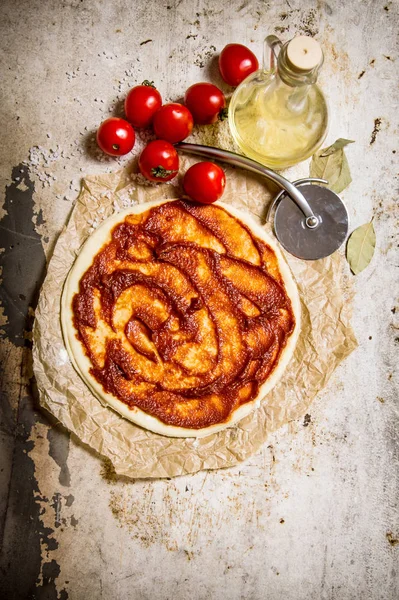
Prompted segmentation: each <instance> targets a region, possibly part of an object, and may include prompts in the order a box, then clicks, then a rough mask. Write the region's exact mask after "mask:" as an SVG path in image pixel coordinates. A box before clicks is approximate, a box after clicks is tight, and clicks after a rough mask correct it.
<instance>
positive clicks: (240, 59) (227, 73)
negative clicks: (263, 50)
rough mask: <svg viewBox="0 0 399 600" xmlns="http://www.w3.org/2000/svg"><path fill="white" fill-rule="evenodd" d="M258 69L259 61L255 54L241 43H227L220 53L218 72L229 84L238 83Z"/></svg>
mask: <svg viewBox="0 0 399 600" xmlns="http://www.w3.org/2000/svg"><path fill="white" fill-rule="evenodd" d="M258 69H259V63H258V59H257V58H256V56H255V54H254V53H253V52H252V51H251V50H250V49H249V48H247V47H246V46H243V45H242V44H227V46H225V47H224V48H223V50H222V51H221V53H220V56H219V70H220V74H221V76H222V77H223V79H224V81H225V82H226V83H228V84H229V85H234V86H237V85H239V84H240V83H241V82H242V81H244V79H245V78H246V77H248V75H250V74H251V73H253V72H254V71H257V70H258Z"/></svg>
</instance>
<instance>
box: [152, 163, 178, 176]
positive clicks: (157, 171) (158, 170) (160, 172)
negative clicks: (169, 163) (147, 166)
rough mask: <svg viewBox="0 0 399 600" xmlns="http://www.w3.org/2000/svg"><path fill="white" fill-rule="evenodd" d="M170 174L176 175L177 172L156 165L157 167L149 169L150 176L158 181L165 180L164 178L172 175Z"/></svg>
mask: <svg viewBox="0 0 399 600" xmlns="http://www.w3.org/2000/svg"><path fill="white" fill-rule="evenodd" d="M172 173H177V170H174V171H170V170H168V169H165V168H164V167H163V166H162V165H158V166H157V167H153V168H152V169H151V175H153V176H154V177H158V178H159V179H166V177H169V176H170V175H172Z"/></svg>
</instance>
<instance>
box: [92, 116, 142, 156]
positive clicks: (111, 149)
mask: <svg viewBox="0 0 399 600" xmlns="http://www.w3.org/2000/svg"><path fill="white" fill-rule="evenodd" d="M135 140H136V135H135V133H134V129H133V127H132V126H131V125H130V123H128V122H127V121H125V119H120V118H119V117H111V118H110V119H107V120H106V121H104V122H103V123H101V125H100V127H99V128H98V130H97V144H98V145H99V146H100V148H101V150H102V151H103V152H105V153H106V154H110V155H111V156H122V155H123V154H127V153H128V152H130V150H132V148H133V146H134V142H135Z"/></svg>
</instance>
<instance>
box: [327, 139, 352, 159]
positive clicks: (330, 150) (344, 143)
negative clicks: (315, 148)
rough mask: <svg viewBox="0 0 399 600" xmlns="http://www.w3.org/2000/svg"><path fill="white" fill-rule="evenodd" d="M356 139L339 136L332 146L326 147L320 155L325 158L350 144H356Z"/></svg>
mask: <svg viewBox="0 0 399 600" xmlns="http://www.w3.org/2000/svg"><path fill="white" fill-rule="evenodd" d="M354 143H355V140H346V139H345V138H338V139H337V140H336V141H335V142H334V143H333V144H331V146H328V148H324V149H323V150H322V151H321V152H320V156H321V157H322V158H323V157H324V156H330V154H334V152H336V151H337V150H341V149H342V148H345V146H347V145H348V144H354Z"/></svg>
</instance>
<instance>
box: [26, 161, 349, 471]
mask: <svg viewBox="0 0 399 600" xmlns="http://www.w3.org/2000/svg"><path fill="white" fill-rule="evenodd" d="M194 162H195V160H194V159H191V158H184V159H181V167H182V168H181V172H183V173H184V171H185V169H186V168H188V166H189V165H190V164H192V163H194ZM225 170H226V177H227V186H226V191H225V193H224V196H223V201H224V202H230V203H231V204H233V205H234V206H236V207H237V208H240V209H242V210H244V211H249V212H250V213H251V214H252V216H253V217H254V218H255V219H258V220H259V219H260V218H261V217H263V216H264V214H265V208H266V206H267V203H268V201H269V200H270V194H269V192H268V190H267V188H266V186H265V183H264V181H262V180H260V179H258V178H257V177H256V176H252V175H249V174H248V173H245V172H243V171H240V170H235V169H234V168H230V167H227V168H226V169H225ZM179 183H180V182H177V183H176V184H169V185H168V184H162V185H145V184H144V182H143V181H142V179H141V176H137V175H134V174H133V175H130V174H129V172H128V171H126V170H124V171H121V172H118V173H113V174H106V175H100V176H93V177H86V178H85V179H84V180H83V183H82V190H81V193H80V196H79V198H78V200H77V202H76V205H75V207H74V209H73V211H72V213H71V216H70V219H69V222H68V224H67V225H66V227H65V229H64V230H63V232H62V233H61V235H60V237H59V239H58V242H57V245H56V247H55V250H54V254H53V257H52V259H51V261H50V264H49V267H48V273H47V277H46V280H45V282H44V285H43V288H42V291H41V295H40V300H39V304H38V308H37V311H36V321H35V326H34V332H33V339H34V348H33V354H34V372H35V375H36V379H37V384H38V388H39V392H40V402H41V405H42V406H43V407H44V408H46V409H47V410H48V411H50V412H51V413H52V414H53V415H54V416H55V417H56V418H57V419H59V421H61V423H63V424H64V425H65V426H66V427H67V428H68V429H69V430H70V431H72V432H73V433H75V434H76V436H77V437H78V438H79V439H80V440H81V441H82V442H83V443H84V444H87V445H88V446H91V447H92V448H94V449H95V450H96V451H98V452H99V453H100V454H101V455H103V456H105V457H107V458H109V459H110V460H111V461H112V463H113V465H114V468H115V471H116V472H117V473H118V474H121V475H126V476H129V477H133V478H144V477H145V478H147V477H154V478H155V477H174V476H177V475H183V474H185V473H194V472H196V471H199V470H201V469H218V468H222V467H229V466H232V465H235V464H237V463H238V462H240V461H243V460H245V459H246V458H248V457H249V456H251V455H252V454H254V453H255V452H256V451H257V450H258V448H259V447H260V446H261V444H263V443H264V442H265V440H266V438H267V436H268V434H269V433H270V432H272V431H274V430H275V429H277V428H278V427H281V426H282V425H284V424H285V423H287V422H288V421H291V420H294V419H298V418H300V417H301V416H303V415H304V414H305V413H306V412H307V410H308V408H309V405H310V404H311V402H312V400H313V399H314V397H315V396H316V395H317V393H318V392H320V390H321V389H322V388H323V387H324V386H325V385H326V383H327V382H328V380H329V378H330V377H331V375H332V373H333V372H334V370H335V369H336V368H337V366H338V365H339V363H340V362H341V361H342V360H344V359H345V358H346V357H347V356H348V355H349V354H350V353H351V352H352V351H353V350H354V348H356V346H357V342H356V339H355V336H354V333H353V330H352V328H351V326H350V312H351V303H350V297H349V296H350V294H348V283H347V280H346V277H345V275H344V268H343V263H344V258H343V257H342V255H341V254H340V253H339V252H336V253H335V254H334V255H333V256H330V257H328V258H326V259H323V260H319V261H313V262H305V261H300V260H298V259H295V258H294V257H292V256H291V255H289V254H286V253H285V256H286V259H287V261H288V263H289V265H290V267H291V270H292V272H293V274H294V277H295V280H296V282H297V285H298V288H299V293H300V296H301V301H302V330H301V333H300V337H299V341H298V344H297V347H296V350H295V354H294V357H293V359H292V360H291V362H290V364H289V366H288V368H287V370H286V373H285V375H284V376H283V378H282V379H281V380H280V382H279V383H278V384H277V385H276V387H275V388H274V389H273V391H272V392H271V393H269V394H268V395H267V397H266V398H264V399H263V400H262V402H261V404H260V406H259V408H257V409H255V410H254V412H253V413H252V414H251V415H249V416H248V417H246V418H245V419H243V420H242V421H240V422H239V423H238V425H236V426H235V427H233V428H230V429H226V430H224V431H222V432H219V433H217V434H214V435H212V436H209V437H206V438H202V439H199V440H196V439H194V438H186V439H184V438H168V437H164V436H161V435H157V434H155V433H152V432H150V431H146V430H144V429H141V428H140V427H138V426H136V425H134V424H133V423H131V422H129V421H127V420H126V419H123V418H122V417H121V416H119V415H118V414H117V413H116V412H114V411H113V410H112V409H110V408H108V407H104V406H102V404H101V403H100V401H99V400H97V398H95V397H94V396H93V395H92V394H91V392H90V391H89V389H88V388H87V387H86V385H85V383H84V382H83V381H82V380H81V379H80V377H79V375H78V374H77V373H76V371H75V370H74V368H73V367H72V364H71V362H70V360H69V357H68V353H67V351H66V349H65V346H64V342H63V338H62V332H61V324H60V297H61V292H62V287H63V283H64V281H65V278H66V276H67V274H68V271H69V269H70V268H71V266H72V264H73V261H74V259H75V257H76V255H77V254H78V253H79V249H80V247H81V246H82V244H83V242H84V241H85V240H86V238H87V237H88V235H90V233H91V232H92V231H93V230H94V228H95V227H96V226H98V225H99V224H100V223H101V222H102V221H103V220H104V219H106V218H107V217H109V216H110V215H111V214H112V213H113V212H114V211H115V210H117V211H118V210H120V209H123V208H126V207H128V206H130V205H133V204H135V203H143V202H147V201H149V200H156V199H159V198H165V199H170V198H178V197H179V196H180V194H181V188H180V187H179Z"/></svg>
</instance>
